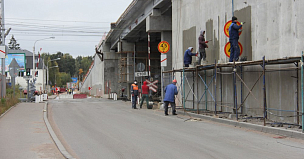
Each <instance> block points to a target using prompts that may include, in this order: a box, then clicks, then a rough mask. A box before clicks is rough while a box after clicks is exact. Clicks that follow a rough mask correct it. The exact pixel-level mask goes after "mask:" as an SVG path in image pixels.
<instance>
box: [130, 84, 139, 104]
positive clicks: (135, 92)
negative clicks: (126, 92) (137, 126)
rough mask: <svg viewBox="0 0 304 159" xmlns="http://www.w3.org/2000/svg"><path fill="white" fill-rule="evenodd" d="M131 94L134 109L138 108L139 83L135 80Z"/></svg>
mask: <svg viewBox="0 0 304 159" xmlns="http://www.w3.org/2000/svg"><path fill="white" fill-rule="evenodd" d="M131 94H132V108H133V109H137V108H136V102H137V96H138V84H137V81H136V80H134V83H133V84H132V85H131Z"/></svg>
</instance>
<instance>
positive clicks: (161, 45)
mask: <svg viewBox="0 0 304 159" xmlns="http://www.w3.org/2000/svg"><path fill="white" fill-rule="evenodd" d="M169 50H170V44H169V43H168V42H167V41H161V42H160V43H159V44H158V51H159V52H160V53H162V54H161V55H160V59H161V60H160V64H161V68H160V75H161V79H163V70H164V67H166V66H167V55H166V53H167V52H168V51H169ZM163 94H164V93H163V81H161V95H162V101H163V100H164V95H163Z"/></svg>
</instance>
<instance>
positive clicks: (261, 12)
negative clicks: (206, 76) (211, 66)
mask: <svg viewBox="0 0 304 159" xmlns="http://www.w3.org/2000/svg"><path fill="white" fill-rule="evenodd" d="M234 3H235V5H234V8H235V16H237V17H238V20H239V21H245V22H246V24H245V25H244V27H243V32H242V34H241V36H240V42H241V43H242V45H243V47H244V55H243V56H247V58H248V60H260V59H261V58H262V57H263V56H264V55H265V56H266V59H277V58H282V57H286V56H299V55H300V53H301V51H302V50H303V49H304V46H303V45H301V42H302V41H303V40H304V36H303V34H304V33H303V27H301V26H302V25H303V24H304V19H303V18H300V17H302V16H303V15H304V11H302V8H301V6H304V1H294V0H276V1H269V0H259V1H255V0H250V1H246V3H244V2H243V1H235V2H234ZM231 7H232V5H231V0H225V1H223V0H204V1H201V0H173V1H172V29H173V33H172V34H173V44H174V45H175V46H173V47H172V49H173V52H176V53H177V54H176V56H177V58H173V59H176V60H175V61H176V62H173V63H176V65H178V66H180V67H182V60H183V57H182V56H183V53H184V51H185V46H184V43H183V42H184V39H185V38H188V37H183V36H184V35H185V34H184V33H185V32H187V31H188V30H190V29H193V27H195V28H196V34H195V36H193V37H192V38H191V39H192V41H195V46H196V47H198V44H197V39H198V36H199V31H200V30H201V29H204V30H206V39H207V40H213V41H212V42H210V43H209V44H208V45H209V48H208V49H207V60H208V62H209V63H214V60H213V59H219V60H221V62H227V61H228V58H227V57H226V55H225V53H224V46H225V44H226V43H227V42H228V38H227V37H226V35H225V34H224V25H225V23H226V22H227V21H228V20H231V17H232V11H231ZM191 45H193V44H192V43H191ZM194 50H197V49H194ZM209 57H210V58H209ZM211 57H212V58H211Z"/></svg>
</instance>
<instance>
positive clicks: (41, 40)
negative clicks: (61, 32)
mask: <svg viewBox="0 0 304 159" xmlns="http://www.w3.org/2000/svg"><path fill="white" fill-rule="evenodd" d="M46 39H55V37H48V38H44V39H39V40H36V41H35V43H34V47H33V74H32V76H33V80H34V78H35V76H34V75H35V45H36V42H38V41H42V40H46Z"/></svg>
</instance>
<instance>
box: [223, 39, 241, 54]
mask: <svg viewBox="0 0 304 159" xmlns="http://www.w3.org/2000/svg"><path fill="white" fill-rule="evenodd" d="M238 43H239V47H240V56H241V55H242V53H243V46H242V44H241V43H240V42H238ZM230 47H231V45H230V42H228V43H227V44H226V45H225V48H224V51H225V54H226V56H227V57H230Z"/></svg>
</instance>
